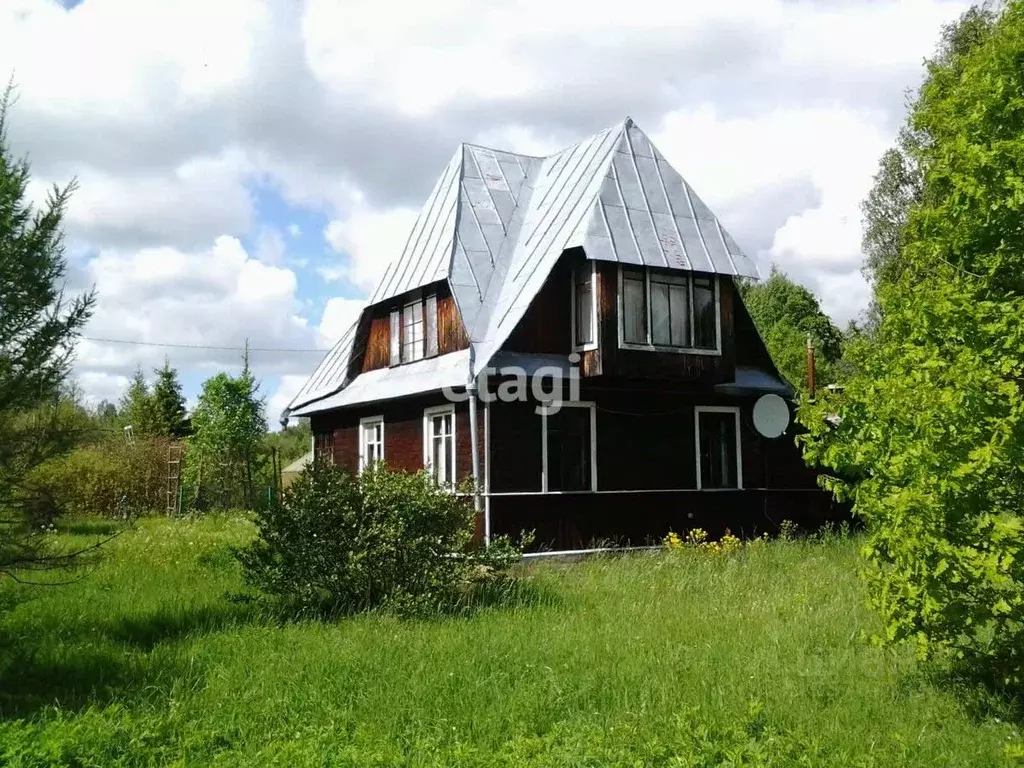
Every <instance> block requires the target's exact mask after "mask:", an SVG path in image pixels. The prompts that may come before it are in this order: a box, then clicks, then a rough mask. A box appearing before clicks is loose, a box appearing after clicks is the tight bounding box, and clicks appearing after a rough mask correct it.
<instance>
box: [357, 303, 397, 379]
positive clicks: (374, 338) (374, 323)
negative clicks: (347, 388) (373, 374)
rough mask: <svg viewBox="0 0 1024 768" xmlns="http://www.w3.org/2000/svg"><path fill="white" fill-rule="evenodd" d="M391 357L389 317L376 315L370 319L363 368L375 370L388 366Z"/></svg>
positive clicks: (364, 370) (364, 369)
mask: <svg viewBox="0 0 1024 768" xmlns="http://www.w3.org/2000/svg"><path fill="white" fill-rule="evenodd" d="M390 358H391V324H390V321H389V317H388V316H387V315H384V316H383V317H374V318H373V319H372V320H371V321H370V333H369V337H368V338H367V341H366V353H365V355H364V356H363V367H362V370H363V372H364V373H365V372H366V371H373V370H376V369H377V368H387V367H388V363H389V362H390Z"/></svg>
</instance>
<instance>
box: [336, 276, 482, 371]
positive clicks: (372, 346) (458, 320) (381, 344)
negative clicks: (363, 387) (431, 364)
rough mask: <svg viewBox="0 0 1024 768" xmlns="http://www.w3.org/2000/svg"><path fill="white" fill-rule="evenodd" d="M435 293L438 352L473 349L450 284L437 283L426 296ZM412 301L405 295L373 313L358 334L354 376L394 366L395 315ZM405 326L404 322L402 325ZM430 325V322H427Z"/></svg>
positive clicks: (364, 321) (375, 308) (371, 311)
mask: <svg viewBox="0 0 1024 768" xmlns="http://www.w3.org/2000/svg"><path fill="white" fill-rule="evenodd" d="M431 291H433V292H435V294H436V296H437V342H438V343H437V352H438V354H439V355H445V354H448V353H449V352H458V351H459V350H461V349H468V348H469V336H468V335H467V333H466V327H465V325H464V324H463V322H462V315H461V314H460V313H459V308H458V305H457V304H456V303H455V297H454V296H453V295H452V293H451V291H450V290H449V288H448V285H447V283H437V284H436V285H434V286H429V287H427V288H424V289H423V293H422V295H427V294H428V293H430V292H431ZM408 300H409V296H408V295H403V296H400V297H397V298H395V299H392V300H390V301H386V302H382V303H381V304H378V305H376V306H374V307H372V308H371V309H370V311H369V312H368V313H367V317H366V318H364V320H363V322H362V323H361V325H360V328H359V330H358V332H357V337H356V343H355V345H354V349H353V360H352V364H351V366H350V373H351V375H355V374H358V373H366V372H367V371H374V370H377V369H378V368H387V367H388V365H390V363H391V311H392V310H394V309H401V307H402V306H404V304H405V303H406V302H407V301H408ZM399 322H401V321H399ZM424 322H426V320H424Z"/></svg>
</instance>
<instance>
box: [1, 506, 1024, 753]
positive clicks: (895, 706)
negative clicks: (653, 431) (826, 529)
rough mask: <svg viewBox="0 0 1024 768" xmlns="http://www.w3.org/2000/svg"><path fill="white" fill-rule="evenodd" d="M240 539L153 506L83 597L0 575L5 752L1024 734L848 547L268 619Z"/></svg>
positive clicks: (216, 524)
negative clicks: (913, 629) (932, 653)
mask: <svg viewBox="0 0 1024 768" xmlns="http://www.w3.org/2000/svg"><path fill="white" fill-rule="evenodd" d="M251 530H252V529H251V526H250V525H249V524H248V523H247V522H246V521H244V520H242V519H239V518H231V517H213V518H208V519H205V520H202V521H199V522H181V521H179V522H168V521H164V520H147V521H144V522H142V523H141V524H140V525H139V527H138V529H137V530H136V531H133V532H131V533H129V534H126V535H125V536H123V537H120V538H118V539H117V540H115V541H114V542H113V543H112V544H111V545H110V546H111V549H110V551H109V553H108V556H107V558H106V560H105V561H104V562H103V564H102V565H101V566H99V567H98V568H97V569H96V570H95V571H93V572H91V573H89V574H87V575H85V576H84V578H82V579H81V580H80V581H78V582H77V583H75V584H73V585H71V586H64V587H53V588H35V589H32V590H26V589H24V588H15V587H12V586H10V585H6V586H4V587H2V588H0V591H2V592H3V597H4V598H6V599H7V600H9V601H11V600H15V601H18V602H17V605H16V607H14V608H13V609H10V610H8V611H7V612H6V613H5V614H3V615H0V643H2V644H3V645H2V647H3V648H4V649H5V651H6V656H5V658H4V660H3V661H2V662H0V764H5V765H12V766H21V765H33V766H34V765H76V766H77V765H82V766H85V765H96V766H113V765H165V764H177V765H245V766H251V765H288V766H302V765H344V766H360V767H363V766H385V765H387V766H391V765H408V766H435V765H452V766H455V765H458V766H477V765H478V766H519V765H537V766H599V765H600V766H604V765H631V766H632V765H636V766H641V765H642V766H647V765H665V766H669V765H672V766H704V765H708V766H710V765H773V766H774V765H821V766H913V765H921V766H943V765H946V766H968V765H978V766H992V765H1012V764H1014V763H1013V760H1014V757H1013V751H1012V750H1013V749H1017V748H1018V747H1015V746H1014V745H1015V744H1017V743H1019V739H1020V736H1019V735H1018V732H1017V728H1016V726H1014V725H1013V724H1012V723H1007V722H1005V721H1000V720H1004V718H998V719H997V717H996V716H995V715H997V714H999V713H994V714H990V715H989V716H988V717H987V719H981V718H979V717H978V716H977V715H976V714H973V715H972V713H971V712H969V711H967V710H965V708H964V707H963V706H962V705H961V704H960V703H958V700H957V699H956V698H955V697H954V695H953V694H952V692H950V691H949V690H947V689H944V688H939V687H936V686H935V685H933V684H932V683H931V682H930V681H929V677H928V675H926V674H925V672H924V671H922V670H921V669H919V668H918V667H917V666H916V664H915V663H914V661H913V659H912V658H911V657H910V656H909V655H907V654H905V653H903V652H897V653H893V652H889V651H883V650H880V649H877V648H874V647H872V646H871V645H870V644H868V643H867V642H865V640H864V639H863V637H862V635H863V634H864V633H865V632H871V631H873V629H874V625H873V622H872V618H871V616H870V615H869V614H868V613H866V612H865V610H864V609H863V608H862V598H861V591H860V587H859V585H858V583H857V580H856V576H855V566H856V541H853V540H849V539H836V540H834V541H829V542H818V543H806V542H777V543H772V544H761V545H757V546H754V547H750V548H748V549H746V550H744V551H742V552H739V553H734V554H729V555H721V554H718V555H714V554H709V553H699V552H684V553H680V554H673V555H670V556H668V555H663V554H661V555H642V556H641V555H637V556H630V557H617V558H604V559H598V560H591V561H585V562H579V563H573V564H564V563H563V564H560V563H552V562H547V563H540V564H534V565H531V566H529V570H530V576H531V588H530V589H529V590H524V591H523V592H522V594H520V595H519V596H518V599H515V600H512V601H511V603H510V604H506V605H504V606H495V607H491V608H485V609H483V610H482V611H480V612H478V613H477V614H475V615H473V616H472V617H468V618H467V617H463V618H447V619H442V620H436V621H418V622H411V621H399V620H396V619H393V618H389V617H386V616H363V617H358V618H352V619H346V620H342V621H339V622H337V623H328V624H324V623H317V622H303V623H293V624H285V625H280V624H278V623H276V622H275V621H274V620H272V619H271V618H269V617H264V616H261V615H259V614H258V613H257V612H256V610H255V609H254V608H252V607H250V606H249V605H247V604H245V603H240V602H238V601H232V600H229V599H227V597H226V596H227V595H229V594H231V593H233V592H235V591H237V590H239V589H240V588H241V581H240V576H239V573H238V569H237V566H236V564H235V562H234V561H233V559H232V557H231V555H230V553H229V551H228V547H229V545H232V544H238V543H241V542H243V541H245V540H246V539H247V538H248V537H249V536H251ZM69 535H77V536H78V538H79V539H80V540H81V541H85V540H86V539H87V537H88V535H89V534H84V533H83V534H69ZM1008 745H1009V747H1008Z"/></svg>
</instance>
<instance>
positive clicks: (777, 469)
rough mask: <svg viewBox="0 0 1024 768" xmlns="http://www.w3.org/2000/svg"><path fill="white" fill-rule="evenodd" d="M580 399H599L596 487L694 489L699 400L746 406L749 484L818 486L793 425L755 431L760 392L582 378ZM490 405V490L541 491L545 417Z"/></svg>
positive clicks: (530, 406) (529, 409) (515, 406)
mask: <svg viewBox="0 0 1024 768" xmlns="http://www.w3.org/2000/svg"><path fill="white" fill-rule="evenodd" d="M580 399H581V400H584V401H591V402H594V403H596V405H597V487H598V490H601V491H606V490H652V489H658V490H664V489H696V487H697V476H696V446H695V440H694V438H695V435H694V429H695V428H694V407H695V406H697V405H730V406H738V407H739V408H740V448H741V451H742V459H743V468H742V469H743V486H744V487H745V488H766V487H767V488H776V489H779V488H782V489H787V490H812V489H816V488H817V487H818V485H817V475H816V473H815V472H814V471H812V470H810V469H808V468H807V466H806V465H805V464H804V461H803V457H802V456H801V454H800V450H799V448H798V447H797V446H796V444H795V442H794V439H793V434H792V432H793V428H791V429H790V433H789V434H786V435H783V436H782V437H779V438H776V439H768V438H765V437H762V436H761V435H759V434H758V433H757V432H756V430H755V429H754V426H753V422H752V418H751V413H752V411H753V405H754V401H755V400H756V398H755V397H746V398H737V397H729V396H724V395H718V394H711V393H696V392H693V391H690V392H683V391H679V392H671V391H665V390H663V389H662V390H658V389H654V388H652V387H647V388H643V387H641V386H639V385H636V384H632V385H626V384H620V385H619V386H617V387H609V386H604V385H599V384H597V383H590V382H583V385H582V387H581V391H580ZM488 408H489V411H490V416H489V417H490V424H491V434H490V452H491V491H492V492H494V493H508V492H523V491H539V490H540V489H541V479H540V475H541V417H540V415H539V414H537V413H536V412H535V408H536V405H535V404H534V403H502V402H492V403H490V404H489V405H488ZM716 493H717V491H716Z"/></svg>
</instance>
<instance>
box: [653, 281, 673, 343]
mask: <svg viewBox="0 0 1024 768" xmlns="http://www.w3.org/2000/svg"><path fill="white" fill-rule="evenodd" d="M651 341H653V342H654V343H655V344H663V345H668V344H670V343H671V342H672V337H671V334H670V332H669V312H668V286H667V285H665V284H664V283H656V282H654V281H653V280H652V281H651Z"/></svg>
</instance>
